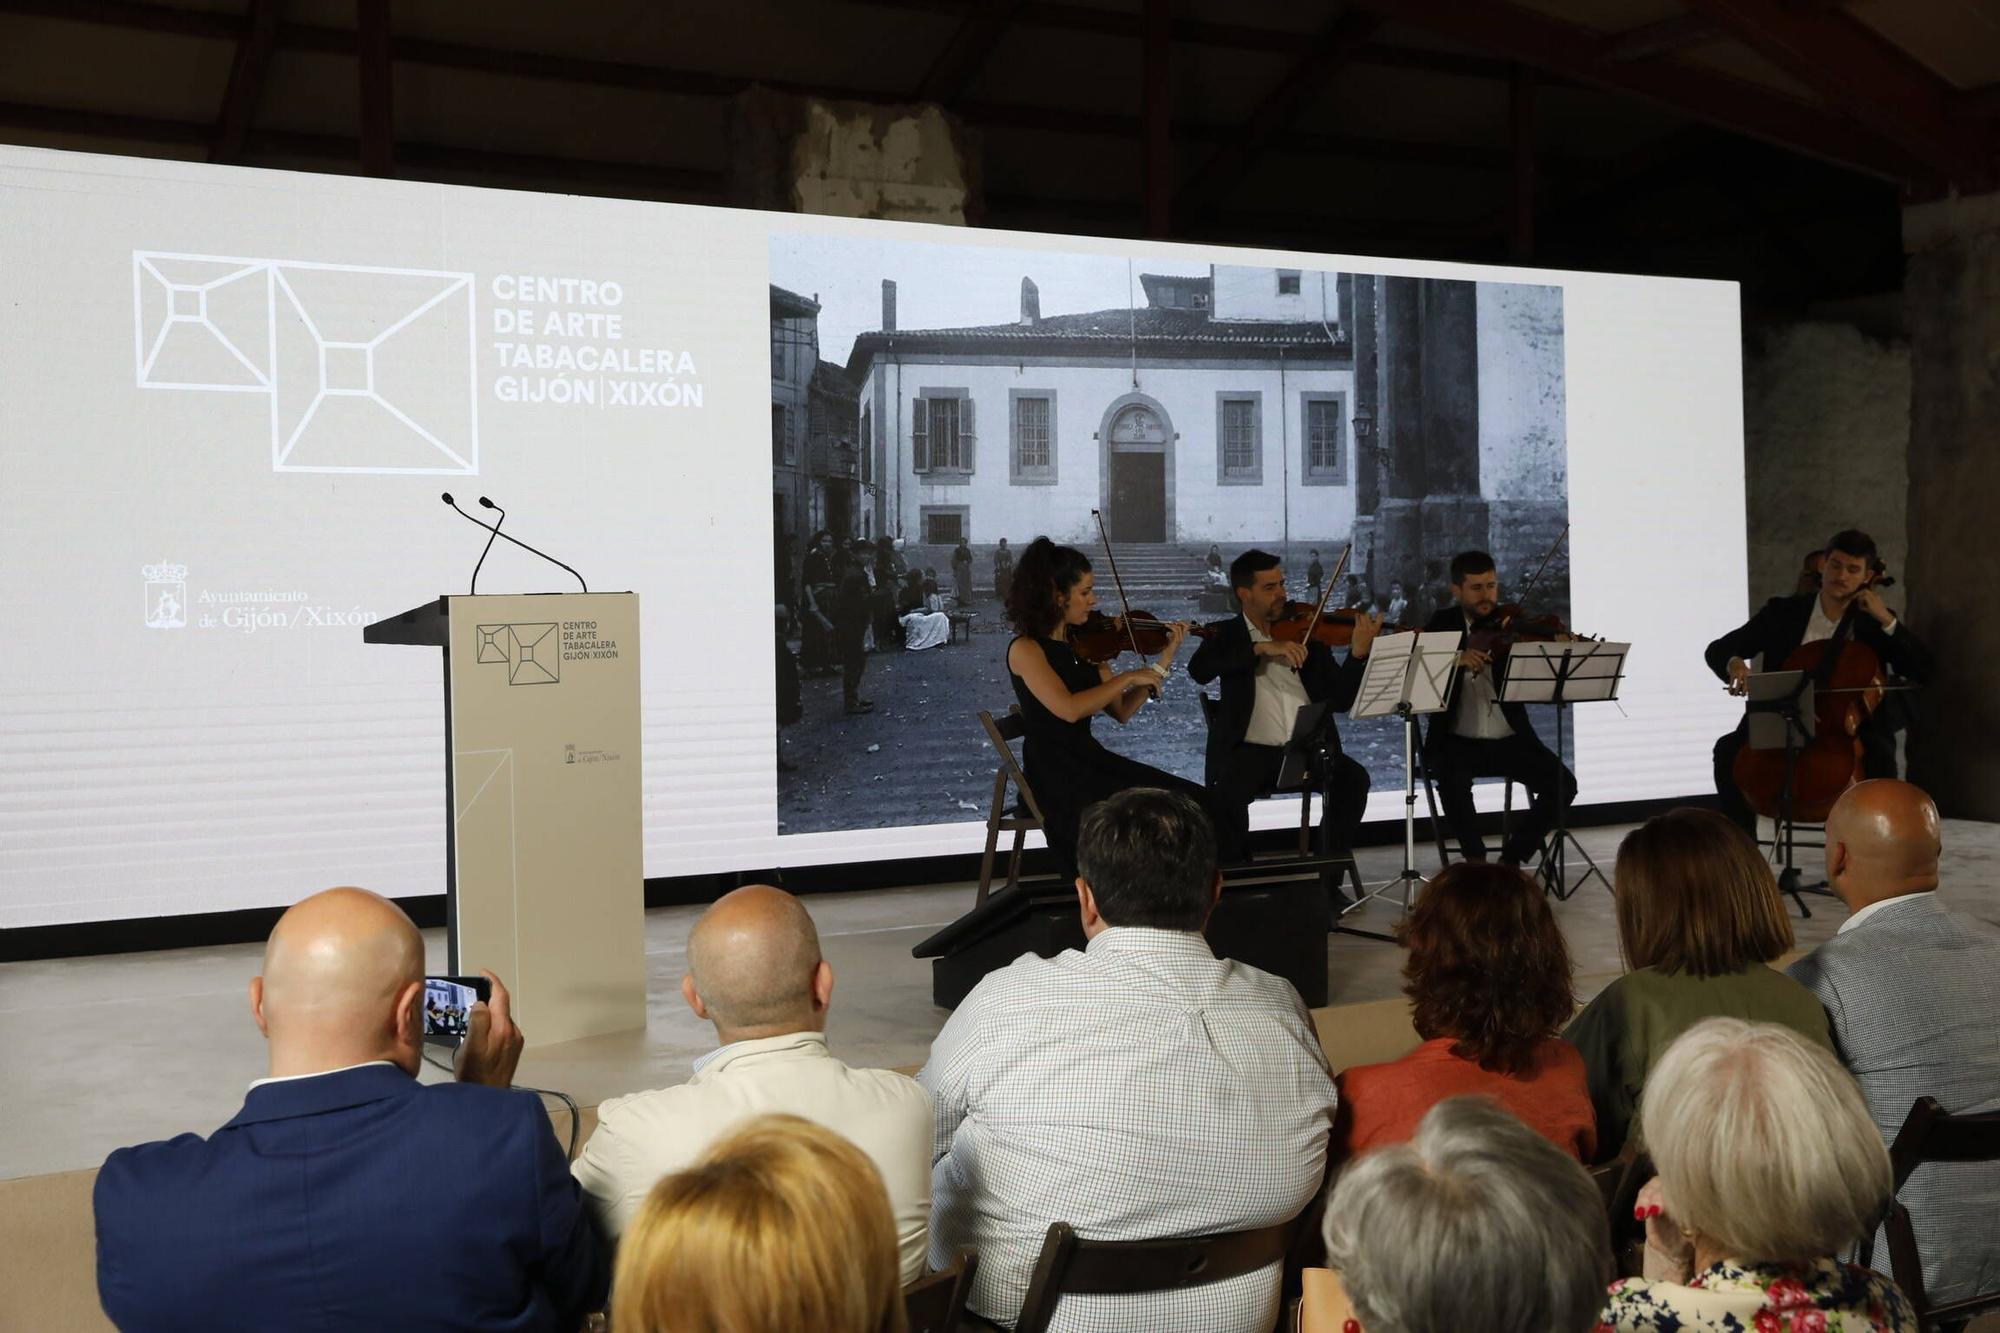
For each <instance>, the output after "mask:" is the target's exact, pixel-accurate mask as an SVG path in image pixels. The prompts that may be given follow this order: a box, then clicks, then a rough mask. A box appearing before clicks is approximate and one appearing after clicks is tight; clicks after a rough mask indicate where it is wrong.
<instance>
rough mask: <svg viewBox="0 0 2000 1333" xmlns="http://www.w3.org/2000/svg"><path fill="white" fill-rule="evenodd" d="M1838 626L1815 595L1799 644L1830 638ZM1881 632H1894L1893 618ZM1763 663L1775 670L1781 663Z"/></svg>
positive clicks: (1836, 620)
mask: <svg viewBox="0 0 2000 1333" xmlns="http://www.w3.org/2000/svg"><path fill="white" fill-rule="evenodd" d="M1855 614H1856V615H1861V614H1864V613H1863V612H1859V611H1857V612H1855ZM1839 628H1840V620H1839V619H1838V618H1837V617H1830V616H1828V615H1827V613H1826V603H1825V602H1824V601H1822V600H1821V599H1820V598H1818V597H1815V598H1813V603H1812V614H1811V615H1810V616H1807V617H1806V632H1805V635H1804V637H1802V638H1801V639H1800V640H1799V643H1800V645H1801V646H1804V645H1805V644H1808V643H1818V642H1819V641H1820V640H1822V639H1830V638H1832V637H1833V632H1834V631H1835V630H1836V629H1839ZM1882 632H1883V633H1884V634H1894V633H1895V632H1896V622H1895V620H1894V619H1891V620H1890V621H1889V623H1888V624H1887V625H1885V626H1883V628H1882ZM1764 665H1765V667H1766V668H1767V669H1768V670H1771V671H1776V670H1777V669H1778V668H1779V666H1780V665H1782V664H1781V663H1773V662H1766V663H1765V664H1764Z"/></svg>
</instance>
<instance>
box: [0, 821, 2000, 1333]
mask: <svg viewBox="0 0 2000 1333" xmlns="http://www.w3.org/2000/svg"><path fill="white" fill-rule="evenodd" d="M1625 831H1626V829H1625V828H1624V827H1606V828H1598V829H1587V830H1584V831H1583V832H1582V833H1581V835H1580V836H1581V838H1582V841H1583V844H1584V846H1585V847H1586V848H1587V849H1588V850H1589V851H1590V853H1591V855H1592V856H1594V857H1596V858H1597V859H1598V860H1599V861H1600V863H1601V864H1603V866H1604V868H1605V870H1606V871H1607V872H1609V870H1610V868H1611V861H1612V857H1613V855H1614V854H1615V852H1616V849H1617V845H1618V840H1619V839H1620V838H1621V837H1622V836H1623V835H1624V833H1625ZM1420 850H1421V851H1422V852H1423V853H1424V854H1425V857H1426V859H1425V860H1423V861H1421V862H1420V864H1421V865H1422V867H1423V868H1424V869H1425V871H1426V872H1427V873H1428V872H1430V871H1432V870H1434V869H1435V867H1436V864H1437V859H1436V853H1435V852H1434V851H1432V850H1431V849H1430V848H1428V847H1425V848H1422V849H1420ZM1358 859H1359V861H1360V864H1361V870H1362V874H1363V875H1364V876H1365V877H1366V878H1367V879H1368V880H1369V881H1370V882H1371V883H1373V882H1376V881H1380V880H1383V879H1386V878H1388V877H1389V876H1390V875H1392V874H1394V873H1395V871H1396V870H1397V869H1398V868H1399V867H1400V865H1401V851H1400V848H1395V847H1376V848H1365V849H1363V850H1362V852H1361V853H1360V856H1359V858H1358ZM1941 891H1942V892H1943V893H1944V895H1945V897H1946V898H1947V899H1948V900H1949V901H1950V902H1951V903H1952V904H1953V905H1954V906H1956V907H1958V908H1960V909H1962V910H1965V911H1968V912H1971V913H1973V914H1975V915H1977V916H1980V917H1983V918H1986V919H1988V920H1994V921H2000V825H1996V824H1974V823H1967V822H1963V821H1949V822H1948V823H1947V825H1946V830H1945V874H1944V884H1943V887H1942V889H1941ZM972 897H973V892H972V888H971V886H970V885H964V884H956V885H944V886H935V887H927V888H912V889H892V890H883V891H878V892H861V893H838V894H818V895H813V896H811V897H809V898H808V899H807V900H806V902H807V905H808V907H809V908H810V909H811V911H812V913H813V917H814V919H815V920H816V921H817V922H818V923H819V928H820V935H821V940H822V944H823V947H824V950H825V953H826V956H827V958H828V959H829V960H830V961H831V962H832V964H833V967H834V975H835V985H834V997H833V1017H832V1022H831V1024H830V1025H829V1035H830V1037H831V1040H832V1044H833V1049H834V1050H835V1052H837V1053H838V1054H839V1055H840V1056H841V1058H843V1059H845V1060H847V1061H849V1062H850V1063H853V1064H861V1065H875V1066H882V1067H887V1068H893V1069H904V1070H912V1071H913V1070H914V1069H915V1068H916V1067H917V1066H919V1065H920V1064H922V1062H923V1060H924V1057H925V1054H926V1053H927V1051H928V1049H929V1046H930V1040H931V1038H932V1037H933V1036H934V1035H935V1034H936V1032H937V1030H938V1028H939V1027H940V1026H942V1025H943V1023H944V1020H945V1018H946V1017H947V1014H946V1011H945V1010H942V1009H939V1008H936V1007H935V1006H933V1005H932V1004H931V1002H930V983H931V978H930V964H929V963H928V962H926V961H923V960H919V959H915V958H912V957H911V956H910V948H911V946H912V945H914V944H915V943H917V942H918V941H919V940H922V939H923V938H924V937H925V936H927V935H929V934H930V933H932V932H933V931H935V930H937V929H938V928H939V927H941V926H943V925H945V924H947V923H949V922H950V921H952V920H954V919H956V918H957V917H958V916H959V915H961V914H962V913H963V912H964V911H965V910H966V909H967V908H969V907H970V906H971V905H972ZM1806 902H1807V905H1808V906H1809V907H1810V908H1811V910H1812V913H1813V915H1812V917H1811V919H1809V920H1803V921H1801V920H1798V919H1797V918H1796V914H1794V922H1793V926H1794V929H1795V931H1796V932H1797V935H1798V945H1799V947H1800V948H1801V949H1810V948H1811V947H1813V946H1814V945H1816V944H1818V943H1819V942H1820V941H1822V940H1824V939H1826V938H1828V937H1829V936H1831V935H1832V934H1833V933H1834V932H1835V931H1836V930H1837V929H1839V926H1840V923H1841V922H1842V921H1843V920H1845V919H1846V915H1847V914H1846V910H1845V909H1844V908H1843V907H1842V906H1841V905H1840V904H1839V903H1838V902H1837V901H1835V900H1833V899H1829V898H1820V897H1814V896H1808V897H1807V899H1806ZM1554 907H1555V913H1556V917H1557V919H1558V920H1559V921H1560V922H1561V923H1562V926H1563V930H1564V933H1565V934H1566V935H1567V937H1568V939H1569V942H1570V948H1571V951H1572V953H1573V956H1574V958H1575V961H1576V967H1577V991H1578V996H1579V998H1580V999H1588V998H1589V997H1590V996H1592V995H1595V994H1596V993H1597V991H1598V990H1599V989H1601V988H1602V987H1603V986H1604V984H1605V983H1606V982H1608V981H1609V980H1610V979H1611V978H1612V977H1614V976H1616V975H1617V974H1618V972H1619V970H1620V969H1619V960H1618V942H1617V925H1616V922H1615V919H1614V917H1613V913H1612V898H1611V895H1610V894H1609V893H1608V892H1606V891H1605V889H1604V888H1603V886H1602V885H1601V884H1599V883H1597V882H1596V881H1594V880H1593V881H1592V882H1590V883H1589V884H1586V885H1584V886H1583V887H1582V888H1581V890H1580V891H1579V892H1578V893H1577V894H1576V895H1575V896H1574V897H1573V898H1571V899H1570V900H1569V901H1567V902H1558V903H1556V904H1554ZM700 910H701V909H700V908H697V907H673V908H663V909H659V910H656V911H652V912H649V913H647V917H646V958H647V970H648V975H649V999H648V1006H647V1008H648V1014H649V1023H648V1026H647V1027H646V1029H644V1030H643V1031H634V1032H630V1033H625V1034H621V1035H616V1036H610V1037H597V1038H591V1039H588V1040H584V1041H573V1042H566V1043H562V1044H558V1045H537V1044H536V1042H535V1035H534V1027H533V1024H532V1022H530V1023H529V1024H528V1025H527V1037H528V1048H527V1053H526V1055H525V1056H524V1057H523V1059H522V1061H521V1068H520V1081H521V1082H523V1083H527V1084H533V1085H535V1086H538V1087H544V1088H559V1089H561V1090H563V1091H565V1092H567V1093H569V1094H570V1095H571V1096H572V1097H574V1098H576V1100H577V1101H578V1103H579V1104H580V1105H581V1106H582V1107H583V1108H584V1114H583V1126H582V1129H583V1134H584V1136H585V1137H587V1136H588V1133H589V1131H590V1129H591V1128H593V1127H594V1125H595V1122H596V1116H595V1114H594V1109H593V1108H595V1107H596V1105H597V1104H598V1103H600V1102H602V1101H604V1100H605V1099H607V1098H610V1097H615V1096H618V1095H619V1094H621V1093H625V1092H631V1091H635V1090H638V1089H642V1088H649V1087H657V1086H660V1085H663V1084H668V1083H676V1082H680V1081H682V1080H684V1079H685V1078H686V1077H687V1076H688V1073H689V1062H691V1061H692V1060H693V1059H694V1058H695V1057H696V1056H698V1055H701V1054H702V1053H704V1052H705V1051H707V1050H709V1049H710V1048H711V1046H712V1045H713V1044H714V1043H713V1034H712V1032H711V1031H710V1029H709V1028H708V1027H707V1025H705V1024H702V1023H699V1022H697V1021H696V1020H695V1018H694V1016H693V1015H692V1014H690V1013H689V1012H688V1010H687V1007H686V1006H685V1005H684V1004H683V1003H682V1002H681V998H680V986H679V983H680V977H681V973H682V971H683V969H684V964H685V957H684V954H685V948H686V942H687V931H688V928H689V926H690V925H692V924H693V921H694V919H695V917H696V916H698V915H699V914H700ZM1395 915H1396V913H1395V910H1394V908H1393V907H1388V906H1384V905H1381V904H1376V905H1372V906H1371V907H1370V908H1369V909H1367V910H1366V911H1365V912H1364V913H1357V914H1356V917H1355V918H1352V919H1351V920H1353V921H1354V923H1355V924H1361V925H1365V926H1369V927H1372V928H1375V929H1386V928H1387V927H1388V926H1389V925H1390V924H1391V923H1392V922H1393V920H1394V917H1395ZM426 942H427V944H428V946H429V948H430V950H431V954H432V962H433V965H434V966H435V965H437V964H438V963H439V961H440V960H441V956H442V952H443V937H442V933H441V932H438V931H430V932H426ZM260 955H261V950H260V949H259V948H258V947H257V946H255V945H237V946H231V947H227V948H215V949H187V950H178V951H173V952H164V953H152V954H127V955H120V956H113V957H103V958H88V959H68V960H63V961H57V962H41V963H14V964H7V965H0V1052H4V1053H5V1067H6V1077H5V1079H4V1081H0V1123H4V1124H6V1125H7V1126H8V1128H9V1133H8V1134H6V1135H5V1136H0V1289H10V1288H11V1289H15V1290H19V1291H29V1290H31V1289H32V1290H33V1292H34V1299H33V1301H32V1302H31V1304H33V1305H34V1307H35V1309H34V1315H35V1322H34V1323H33V1326H34V1327H41V1328H63V1329H103V1328H108V1327H109V1325H108V1324H106V1323H105V1322H104V1321H103V1319H102V1316H101V1315H100V1314H98V1312H97V1310H96V1304H95V1296H94V1288H93V1286H92V1277H91V1263H92V1257H91V1253H90V1244H91V1242H90V1235H91V1231H90V1212H89V1209H90V1185H91V1181H92V1178H93V1176H94V1175H95V1168H96V1166H97V1165H98V1164H99V1163H100V1162H102V1161H103V1159H104V1157H105V1155H106V1154H107V1153H109V1152H110V1151H111V1150H112V1149H113V1148H116V1147H119V1146H120V1145H122V1144H127V1143H134V1142H138V1141H141V1140H145V1139H152V1138H161V1137H165V1136H168V1135H171V1134H176V1133H179V1132H182V1131H184V1130H193V1131H196V1132H199V1133H207V1132H209V1131H210V1130H212V1129H214V1128H215V1127H217V1126H219V1125H221V1124H222V1123H224V1122H225V1121H227V1120H228V1119H229V1117H230V1116H231V1115H233V1114H234V1113H235V1112H236V1110H237V1108H238V1107H239V1106H240V1105H241V1103H242V1098H243V1092H244V1088H245V1085H247V1084H248V1083H249V1082H250V1080H252V1079H254V1078H258V1077H260V1076H262V1074H263V1073H264V1047H263V1042H262V1039H261V1038H259V1037H258V1035H257V1030H256V1028H255V1026H254V1025H253V1024H252V1023H251V1021H250V1015H249V1011H248V1001H247V998H246V987H247V983H248V981H249V979H250V977H251V976H252V975H254V974H255V972H256V971H257V968H258V964H259V962H260ZM1327 959H1328V971H1329V991H1330V995H1329V999H1330V1003H1329V1004H1328V1006H1327V1007H1325V1008H1322V1009H1317V1010H1315V1011H1314V1013H1313V1018H1314V1022H1315V1025H1316V1027H1317V1028H1318V1030H1319V1034H1320V1039H1321V1042H1322V1044H1323V1045H1324V1046H1325V1047H1326V1049H1327V1056H1328V1059H1329V1061H1330V1062H1331V1063H1332V1065H1333V1067H1334V1068H1335V1069H1336V1070H1339V1069H1342V1068H1345V1067H1346V1066H1348V1065H1350V1064H1358V1063H1364V1062H1367V1061H1373V1060H1382V1059H1390V1058H1393V1057H1395V1056H1396V1055H1398V1054H1400V1053H1401V1052H1402V1051H1405V1050H1407V1049H1409V1047H1410V1046H1411V1045H1413V1044H1414V1043H1415V1041H1416V1038H1415V1035H1414V1034H1413V1033H1412V1032H1411V1030H1410V1028H1409V1022H1408V1015H1407V1011H1406V1009H1405V1007H1404V1005H1403V1004H1402V1002H1401V1000H1400V998H1399V996H1400V990H1401V978H1400V976H1399V975H1398V969H1399V968H1400V967H1401V963H1402V954H1401V951H1400V950H1398V949H1396V948H1395V947H1394V946H1391V945H1387V944H1381V943H1377V942H1375V941H1372V940H1366V939H1359V938H1356V937H1353V936H1346V935H1333V936H1330V937H1329V938H1328V941H1327ZM424 1077H425V1078H426V1079H432V1078H441V1077H443V1075H442V1074H440V1073H438V1072H437V1071H435V1070H432V1069H429V1068H426V1069H425V1071H424ZM555 1119H556V1121H557V1124H558V1128H559V1130H560V1131H564V1132H566V1131H567V1129H568V1125H567V1123H566V1122H567V1119H568V1117H567V1113H566V1112H563V1111H561V1110H560V1109H558V1110H557V1111H556V1113H555ZM17 1283H18V1284H19V1285H17ZM15 1313H23V1311H20V1310H16V1311H15ZM0 1324H5V1320H4V1318H0Z"/></svg>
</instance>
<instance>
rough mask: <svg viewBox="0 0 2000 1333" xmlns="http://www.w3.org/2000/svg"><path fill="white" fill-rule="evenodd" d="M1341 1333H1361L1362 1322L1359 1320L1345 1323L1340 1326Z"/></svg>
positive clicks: (1350, 1320)
mask: <svg viewBox="0 0 2000 1333" xmlns="http://www.w3.org/2000/svg"><path fill="white" fill-rule="evenodd" d="M1340 1333H1361V1321H1360V1320H1359V1319H1349V1320H1346V1321H1344V1322H1343V1323H1342V1324H1341V1326H1340Z"/></svg>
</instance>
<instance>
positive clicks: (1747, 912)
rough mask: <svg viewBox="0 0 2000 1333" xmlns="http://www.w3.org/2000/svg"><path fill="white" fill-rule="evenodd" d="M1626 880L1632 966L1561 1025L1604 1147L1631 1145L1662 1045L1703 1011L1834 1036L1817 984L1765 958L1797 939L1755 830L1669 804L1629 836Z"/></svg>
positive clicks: (1621, 861)
mask: <svg viewBox="0 0 2000 1333" xmlns="http://www.w3.org/2000/svg"><path fill="white" fill-rule="evenodd" d="M1617 881H1618V946H1619V951H1620V952H1621V953H1622V954H1623V955H1624V956H1625V966H1626V967H1627V968H1629V969H1630V970H1629V971H1628V972H1626V973H1625V975H1624V976H1622V977H1619V978H1618V979H1617V980H1616V981H1614V982H1612V983H1611V984H1610V985H1609V986H1606V987H1605V988H1604V990H1603V992H1602V993H1600V994H1599V995H1598V997H1597V998H1596V999H1594V1000H1592V1001H1591V1002H1590V1005H1589V1007H1588V1008H1586V1009H1585V1010H1584V1011H1583V1012H1582V1013H1581V1014H1578V1015H1577V1017H1576V1021H1575V1022H1573V1023H1571V1024H1570V1025H1569V1030H1568V1031H1567V1032H1566V1033H1565V1034H1564V1035H1565V1036H1567V1037H1568V1038H1569V1040H1570V1041H1572V1042H1574V1043H1575V1044H1576V1048H1577V1049H1578V1050H1579V1051H1581V1052H1582V1053H1583V1062H1584V1066H1585V1068H1586V1069H1587V1070H1588V1071H1589V1075H1590V1100H1591V1103H1592V1105H1593V1106H1595V1107H1596V1109H1597V1154H1598V1157H1599V1158H1600V1159H1606V1158H1611V1157H1616V1156H1617V1155H1618V1154H1619V1153H1620V1151H1621V1150H1623V1149H1624V1147H1625V1141H1626V1136H1627V1132H1628V1130H1629V1129H1630V1127H1631V1122H1632V1118H1633V1116H1634V1114H1635V1113H1636V1111H1637V1109H1638V1105H1639V1097H1640V1094H1641V1093H1642V1092H1643V1091H1644V1089H1645V1086H1646V1080H1647V1077H1648V1075H1649V1074H1650V1072H1651V1070H1652V1068H1653V1064H1654V1062H1655V1061H1657V1060H1658V1059H1659V1058H1660V1054H1661V1052H1663V1051H1664V1050H1666V1048H1667V1044H1668V1043H1669V1042H1671V1041H1672V1040H1673V1039H1674V1038H1675V1037H1678V1036H1679V1035H1680V1034H1681V1033H1682V1032H1685V1031H1686V1030H1687V1029H1688V1028H1690V1027H1692V1026H1694V1025H1695V1024H1696V1023H1698V1022H1700V1021H1701V1020H1702V1019H1704V1018H1711V1017H1725V1018H1744V1019H1751V1020H1754V1021H1757V1022H1764V1023H1783V1024H1785V1025H1786V1026H1788V1027H1791V1028H1794V1029H1796V1030H1797V1031H1798V1032H1800V1033H1801V1034H1803V1035H1804V1036H1806V1037H1808V1038H1810V1039H1811V1040H1813V1041H1816V1042H1818V1043H1819V1044H1820V1045H1822V1046H1826V1047H1828V1048H1831V1046H1832V1038H1831V1037H1830V1036H1829V1035H1828V1032H1827V1023H1826V1011H1825V1010H1823V1009H1821V1008H1820V1005H1819V1001H1818V1000H1816V999H1814V998H1813V994H1812V992H1811V991H1808V990H1807V989H1806V988H1805V987H1803V986H1801V985H1799V983H1798V982H1796V981H1793V980H1792V979H1791V978H1790V977H1787V976H1785V975H1784V974H1783V973H1782V972H1778V971H1775V970H1773V969H1772V968H1770V967H1768V966H1766V964H1768V963H1770V962H1772V961H1774V960H1776V959H1778V958H1780V957H1782V956H1783V955H1784V953H1785V951H1786V950H1787V949H1790V948H1791V947H1792V923H1791V921H1790V920H1789V919H1788V918H1787V917H1786V916H1785V904H1784V900H1783V899H1782V898H1780V897H1779V896H1778V881H1777V878H1776V876H1774V875H1773V874H1772V873H1771V867H1770V864H1769V863H1768V862H1766V861H1765V860H1764V857H1763V855H1762V854H1761V853H1760V852H1759V851H1758V850H1757V844H1756V843H1754V842H1752V841H1751V840H1750V835H1749V834H1747V833H1745V832H1744V831H1743V830H1742V829H1740V828H1738V827H1737V826H1736V825H1735V824H1733V823H1731V822H1730V821H1729V820H1728V819H1727V818H1726V817H1724V816H1723V815H1720V814H1717V813H1716V812H1715V811H1713V810H1691V809H1685V808H1683V809H1679V810H1669V811H1668V812H1667V813H1665V814H1663V815H1655V816H1653V818H1651V819H1649V820H1647V821H1646V822H1645V823H1644V824H1643V825H1641V826H1640V827H1639V828H1636V829H1634V830H1633V831H1632V832H1631V833H1628V834H1627V835H1626V836H1625V841H1624V842H1623V843H1621V844H1620V845H1619V847H1618V868H1617Z"/></svg>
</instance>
